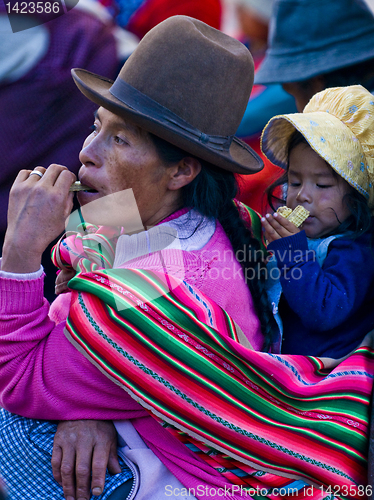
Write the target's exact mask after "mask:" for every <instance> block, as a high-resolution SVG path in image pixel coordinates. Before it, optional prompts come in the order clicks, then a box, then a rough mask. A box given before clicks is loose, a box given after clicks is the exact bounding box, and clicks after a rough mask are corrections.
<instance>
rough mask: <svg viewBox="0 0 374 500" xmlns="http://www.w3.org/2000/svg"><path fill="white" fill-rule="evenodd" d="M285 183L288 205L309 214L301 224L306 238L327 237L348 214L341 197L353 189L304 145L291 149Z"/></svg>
mask: <svg viewBox="0 0 374 500" xmlns="http://www.w3.org/2000/svg"><path fill="white" fill-rule="evenodd" d="M287 184H288V188H287V189H288V191H287V206H288V207H290V208H292V209H295V208H296V207H297V205H302V206H303V207H304V208H306V209H307V210H309V212H310V215H309V217H308V218H307V220H306V221H305V222H304V223H303V225H302V229H304V230H305V233H306V235H307V236H308V237H309V238H321V237H322V236H325V235H327V234H328V233H330V232H332V231H334V230H335V229H337V227H338V226H339V225H340V224H341V223H342V222H343V221H344V220H345V219H346V218H347V217H348V216H349V215H350V212H349V210H348V208H347V206H346V205H345V203H344V201H343V198H344V196H345V195H346V194H347V193H348V192H349V191H350V190H351V189H352V188H351V187H350V186H349V184H348V183H347V182H345V181H344V179H342V178H341V177H340V176H338V175H334V173H333V169H332V168H331V167H330V166H329V165H328V164H327V163H326V162H325V160H324V159H323V158H321V157H320V156H319V155H318V154H317V153H316V152H315V151H314V150H313V149H312V148H311V147H310V146H309V145H307V144H304V143H301V144H298V145H297V146H295V147H294V148H293V149H292V150H291V152H290V156H289V167H288V183H287Z"/></svg>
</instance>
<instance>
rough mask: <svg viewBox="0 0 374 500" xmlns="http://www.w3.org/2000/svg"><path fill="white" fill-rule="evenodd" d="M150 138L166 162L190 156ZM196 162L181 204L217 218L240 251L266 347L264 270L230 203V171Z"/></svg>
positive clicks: (269, 331)
mask: <svg viewBox="0 0 374 500" xmlns="http://www.w3.org/2000/svg"><path fill="white" fill-rule="evenodd" d="M151 139H152V140H153V142H154V144H155V146H156V149H157V151H158V154H159V156H160V158H161V159H162V160H163V161H164V162H165V163H166V164H173V163H174V164H175V163H176V162H179V161H180V160H182V159H183V158H184V157H186V156H191V155H189V154H188V153H186V152H185V151H182V150H181V149H179V148H177V147H175V146H172V145H171V144H169V143H167V142H166V141H164V140H162V139H160V138H158V137H156V136H154V135H152V134H151ZM199 161H200V163H201V164H202V169H201V172H200V173H199V174H198V175H197V176H196V178H195V179H194V180H193V181H192V182H191V183H190V184H187V185H186V186H184V187H183V188H182V196H183V206H185V207H191V208H194V209H195V210H197V211H198V212H199V213H200V214H202V215H204V216H206V217H212V218H214V219H218V220H219V222H220V224H221V225H222V227H223V229H224V231H225V233H226V234H227V236H228V238H229V240H230V243H231V245H232V247H233V250H234V254H235V256H236V257H237V259H238V252H240V256H242V255H243V254H244V258H240V263H241V265H242V268H243V273H244V277H245V279H246V284H247V286H248V288H249V290H250V292H251V295H252V299H253V303H254V306H255V310H256V313H257V315H258V317H259V320H260V323H261V330H262V333H263V335H264V337H265V342H264V347H263V349H264V350H268V349H269V346H270V344H271V343H272V342H273V341H274V340H275V336H276V332H277V327H276V323H275V320H274V317H273V314H272V311H271V308H270V304H269V302H268V298H267V293H266V289H265V280H266V274H267V273H266V265H265V259H264V255H263V252H262V250H261V246H260V243H259V241H257V239H256V238H254V237H253V236H252V234H251V232H250V230H248V229H247V228H246V226H245V224H244V222H243V221H242V219H241V218H240V215H239V212H238V209H237V208H236V206H235V204H234V202H233V199H234V198H235V196H236V194H237V190H238V187H237V182H236V179H235V176H234V174H233V173H232V172H229V171H227V170H223V169H221V168H218V167H216V166H214V165H211V164H209V163H207V162H204V161H202V160H201V159H199ZM238 260H239V259H238Z"/></svg>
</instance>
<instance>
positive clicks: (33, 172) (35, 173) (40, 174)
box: [29, 170, 44, 177]
mask: <svg viewBox="0 0 374 500" xmlns="http://www.w3.org/2000/svg"><path fill="white" fill-rule="evenodd" d="M32 175H38V176H39V177H43V175H44V174H43V173H42V172H39V170H33V171H32V172H31V174H30V175H29V177H31V176H32Z"/></svg>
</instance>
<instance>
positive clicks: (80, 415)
mask: <svg viewBox="0 0 374 500" xmlns="http://www.w3.org/2000/svg"><path fill="white" fill-rule="evenodd" d="M230 252H231V255H230ZM183 254H184V260H185V263H186V269H187V272H186V276H185V279H186V281H187V282H189V283H191V284H192V285H194V286H197V287H198V288H199V289H200V290H201V291H203V292H204V293H206V294H207V295H208V296H209V297H210V298H211V299H213V300H215V301H216V302H217V303H218V304H219V305H220V306H221V307H223V308H224V309H225V310H226V311H227V312H228V313H229V314H230V315H231V317H232V318H233V319H234V320H235V321H236V322H237V323H238V325H239V326H240V327H241V328H242V330H243V332H244V333H245V334H246V335H247V337H248V338H249V340H250V342H251V344H252V346H253V348H254V349H256V350H258V349H261V347H262V342H263V339H262V335H261V333H260V327H259V321H258V318H257V316H256V315H255V313H254V311H253V303H252V299H251V296H250V293H249V290H248V288H247V286H246V284H245V282H244V279H243V274H242V272H241V266H240V264H239V263H238V262H237V261H236V259H235V258H233V252H232V248H231V244H230V242H229V240H228V238H227V236H226V234H225V232H224V231H223V229H222V227H221V226H220V225H219V224H218V223H217V227H216V230H215V232H214V234H213V236H212V237H211V238H210V240H209V242H208V243H207V244H206V245H205V246H204V247H203V248H202V249H201V250H197V251H191V252H183ZM144 264H145V266H146V259H145V262H144ZM129 267H130V266H129ZM150 268H152V266H150ZM69 306H70V293H67V294H63V295H60V296H59V297H58V298H57V299H56V300H55V301H54V302H53V304H52V306H51V307H49V304H48V302H47V301H46V300H45V299H44V298H43V278H39V279H35V280H25V281H22V280H16V279H8V278H4V277H0V406H2V407H4V408H5V409H7V410H8V411H10V412H13V413H17V414H19V415H22V416H25V417H31V418H38V419H46V420H75V419H112V420H121V419H133V420H132V423H133V424H134V426H135V428H136V430H137V431H138V432H139V434H140V435H141V437H142V438H143V439H144V441H145V442H146V444H147V445H148V446H149V447H150V448H151V449H152V450H153V451H154V453H155V454H156V455H157V456H158V457H159V458H160V459H161V460H162V461H163V462H164V464H165V465H166V466H167V467H168V468H169V469H170V470H171V472H172V473H173V474H174V475H175V476H176V477H177V478H178V479H179V480H180V481H181V482H182V483H183V484H184V485H185V486H186V487H191V488H192V487H195V488H196V487H197V486H198V485H204V484H206V485H213V486H215V487H224V485H227V484H228V483H227V481H226V480H224V479H223V477H222V476H221V475H219V474H218V473H217V472H216V471H215V470H214V469H212V468H211V467H210V466H208V465H207V464H206V463H205V462H202V461H201V459H199V458H198V457H196V456H195V455H194V454H193V453H192V452H190V451H189V450H188V449H187V447H185V446H184V445H183V444H181V443H179V442H178V441H176V439H175V438H174V437H173V436H172V435H170V434H169V433H168V432H167V431H166V430H165V429H163V428H162V427H161V426H160V425H159V424H158V423H156V422H155V421H154V420H153V418H152V417H150V416H149V415H148V413H147V412H146V411H145V410H143V409H142V408H141V407H140V405H139V404H138V403H136V402H135V401H134V400H132V399H131V397H130V396H128V395H127V393H125V392H124V391H123V389H121V388H120V387H119V386H117V385H115V384H113V382H111V381H110V380H109V379H108V378H107V377H106V376H105V375H103V374H102V373H101V372H100V371H99V370H97V368H96V367H95V366H94V365H93V364H91V363H90V362H89V361H88V360H87V359H86V358H85V357H84V356H83V355H82V354H81V353H80V352H79V351H78V350H77V349H76V348H75V347H73V345H72V344H70V342H69V341H68V340H67V339H66V337H65V335H64V333H63V330H64V326H65V320H66V317H67V314H68V310H69ZM217 498H218V497H217ZM220 498H222V496H220ZM230 498H235V497H232V496H231V497H230Z"/></svg>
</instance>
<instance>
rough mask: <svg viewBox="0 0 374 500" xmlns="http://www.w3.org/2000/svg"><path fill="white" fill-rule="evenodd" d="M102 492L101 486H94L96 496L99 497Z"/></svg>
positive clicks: (93, 491)
mask: <svg viewBox="0 0 374 500" xmlns="http://www.w3.org/2000/svg"><path fill="white" fill-rule="evenodd" d="M101 493H102V490H101V488H94V489H93V490H92V494H93V495H95V497H98V496H99V495H101Z"/></svg>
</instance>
